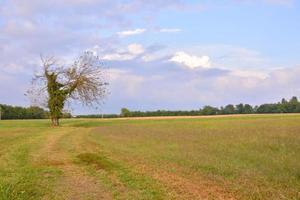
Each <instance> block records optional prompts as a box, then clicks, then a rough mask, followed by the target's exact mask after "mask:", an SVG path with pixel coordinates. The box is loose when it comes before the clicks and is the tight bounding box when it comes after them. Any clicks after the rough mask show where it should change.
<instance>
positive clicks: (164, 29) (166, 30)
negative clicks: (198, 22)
mask: <svg viewBox="0 0 300 200" xmlns="http://www.w3.org/2000/svg"><path fill="white" fill-rule="evenodd" d="M181 31H182V30H181V29H179V28H162V29H160V30H159V32H161V33H178V32H181Z"/></svg>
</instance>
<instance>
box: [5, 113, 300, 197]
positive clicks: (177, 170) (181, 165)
mask: <svg viewBox="0 0 300 200" xmlns="http://www.w3.org/2000/svg"><path fill="white" fill-rule="evenodd" d="M0 199H1V200H6V199H11V200H27V199H31V200H38V199H44V200H47V199H51V200H60V199H70V200H77V199H84V200H88V199H300V115H253V116H236V117H212V118H193V119H188V118H186V119H145V120H137V119H136V120H96V119H91V120H87V119H83V120H65V121H63V123H62V127H59V128H51V127H50V126H49V122H48V121H45V120H36V121H34V120H32V121H31V120H28V121H1V122H0Z"/></svg>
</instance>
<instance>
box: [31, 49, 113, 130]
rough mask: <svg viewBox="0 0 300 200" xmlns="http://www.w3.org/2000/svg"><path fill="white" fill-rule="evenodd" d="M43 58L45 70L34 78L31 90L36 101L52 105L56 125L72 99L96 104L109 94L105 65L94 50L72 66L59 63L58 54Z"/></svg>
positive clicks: (52, 118)
mask: <svg viewBox="0 0 300 200" xmlns="http://www.w3.org/2000/svg"><path fill="white" fill-rule="evenodd" d="M41 61H42V71H41V73H39V74H37V75H35V77H34V78H33V81H32V87H31V88H30V90H29V91H28V94H29V96H30V97H31V100H32V101H33V103H34V104H39V105H44V107H47V108H48V109H49V112H50V116H51V121H52V125H53V126H59V119H60V118H61V117H62V114H63V113H62V112H63V109H64V107H65V104H66V102H67V101H68V100H76V101H79V102H81V103H83V104H84V105H87V106H93V105H95V104H100V103H101V102H102V101H103V99H104V97H105V95H106V94H107V85H108V83H107V82H105V74H104V69H103V65H102V63H101V62H100V60H99V58H98V57H97V56H95V55H94V54H93V53H92V52H85V53H83V55H82V56H80V57H79V58H78V59H77V60H75V62H74V63H73V64H72V65H70V66H68V67H64V66H61V65H59V64H58V62H57V60H56V59H55V58H54V57H47V58H42V57H41Z"/></svg>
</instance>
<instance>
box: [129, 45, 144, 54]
mask: <svg viewBox="0 0 300 200" xmlns="http://www.w3.org/2000/svg"><path fill="white" fill-rule="evenodd" d="M144 51H145V49H144V47H143V46H142V45H140V44H130V45H128V52H129V53H131V54H133V55H139V54H142V53H144Z"/></svg>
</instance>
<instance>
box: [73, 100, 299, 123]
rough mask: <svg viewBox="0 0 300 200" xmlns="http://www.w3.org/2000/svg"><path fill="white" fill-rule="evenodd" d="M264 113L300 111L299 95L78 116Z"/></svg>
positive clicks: (125, 109) (113, 116)
mask: <svg viewBox="0 0 300 200" xmlns="http://www.w3.org/2000/svg"><path fill="white" fill-rule="evenodd" d="M263 113H300V102H299V101H298V98H297V97H292V98H291V99H290V100H286V99H284V98H283V99H282V100H281V101H280V102H278V103H267V104H262V105H259V106H251V105H249V104H243V103H240V104H238V105H233V104H229V105H226V106H222V107H220V108H218V107H213V106H204V107H203V108H201V109H199V110H190V111H182V110H178V111H169V110H157V111H131V110H129V109H127V108H122V110H121V113H120V114H119V115H117V114H111V115H78V116H76V117H77V118H102V117H103V118H116V117H151V116H199V115H230V114H263Z"/></svg>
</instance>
